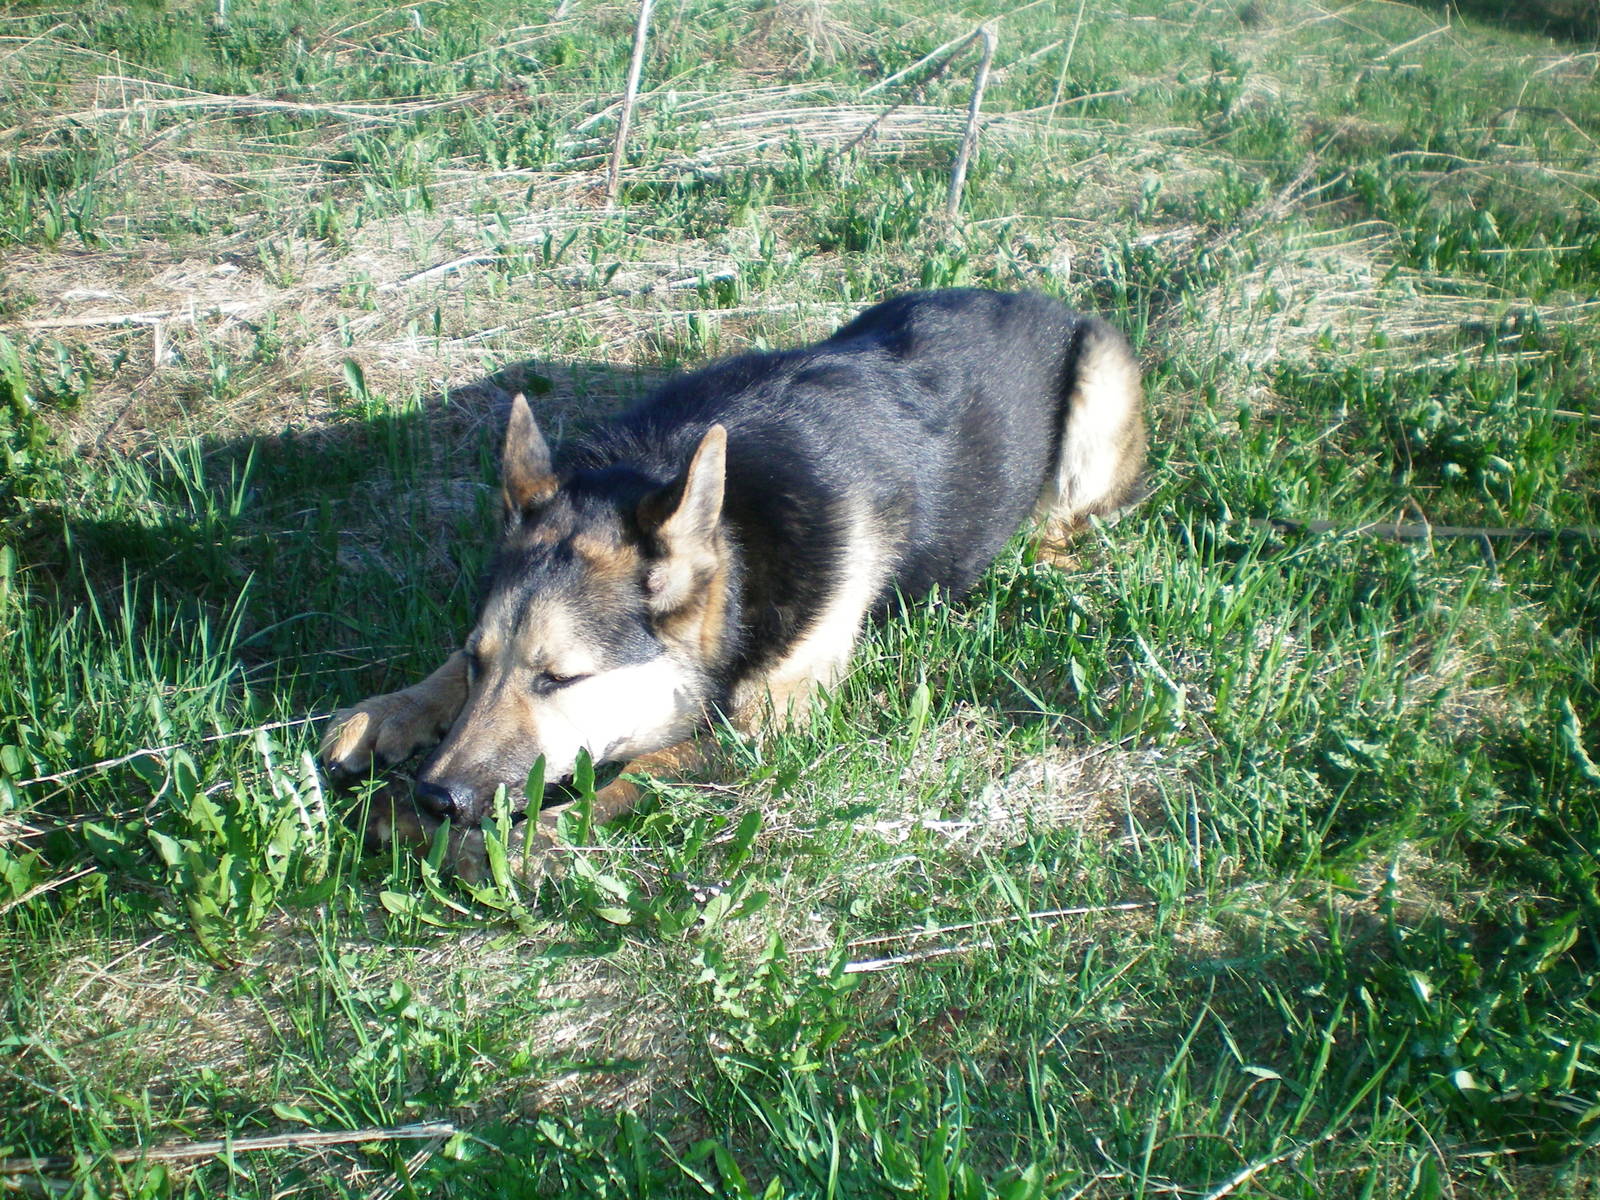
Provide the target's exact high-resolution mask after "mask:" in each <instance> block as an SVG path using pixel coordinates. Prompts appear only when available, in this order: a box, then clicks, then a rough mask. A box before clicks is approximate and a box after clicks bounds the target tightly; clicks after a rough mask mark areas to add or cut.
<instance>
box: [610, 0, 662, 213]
mask: <svg viewBox="0 0 1600 1200" xmlns="http://www.w3.org/2000/svg"><path fill="white" fill-rule="evenodd" d="M654 7H655V0H639V24H638V25H637V26H635V27H634V31H633V58H632V60H631V61H630V62H629V63H628V83H627V86H626V88H625V89H624V90H623V96H622V113H621V115H620V116H618V118H617V140H616V141H615V142H614V143H613V144H612V146H611V165H610V166H609V167H608V168H607V169H606V207H607V208H611V207H613V206H615V204H616V202H617V191H618V189H619V188H621V186H622V153H623V151H624V149H625V148H626V147H627V143H628V126H629V125H631V124H632V123H633V106H634V103H635V102H636V101H637V100H638V98H639V76H640V75H641V74H643V72H644V47H645V39H646V37H647V36H648V35H649V32H650V10H651V9H652V8H654Z"/></svg>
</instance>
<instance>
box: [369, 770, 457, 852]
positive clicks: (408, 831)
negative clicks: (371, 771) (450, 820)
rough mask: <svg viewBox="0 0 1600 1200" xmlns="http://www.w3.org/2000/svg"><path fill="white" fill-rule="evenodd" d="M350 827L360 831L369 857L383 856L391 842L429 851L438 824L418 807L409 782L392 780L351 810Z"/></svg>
mask: <svg viewBox="0 0 1600 1200" xmlns="http://www.w3.org/2000/svg"><path fill="white" fill-rule="evenodd" d="M348 820H349V822H350V824H351V825H352V826H353V827H355V828H356V829H358V830H360V832H361V845H362V848H363V849H364V850H365V851H366V852H367V853H368V854H380V853H382V852H383V851H384V850H385V849H387V848H388V847H389V845H390V844H391V843H398V844H399V845H401V846H407V847H411V848H413V849H418V850H426V849H427V848H428V847H429V846H430V845H432V844H433V835H434V834H435V833H437V832H438V830H439V822H438V821H437V820H436V819H435V818H433V817H432V816H430V815H429V814H427V813H425V812H423V811H422V810H421V809H419V808H418V807H417V804H416V801H415V799H414V798H413V797H412V795H411V786H410V784H409V783H407V782H402V781H400V780H391V781H390V782H389V783H387V784H385V785H384V786H383V787H382V788H380V789H379V790H378V791H377V792H375V793H374V794H373V795H372V796H371V798H370V799H368V800H367V801H365V802H364V803H362V804H360V805H358V806H357V807H356V808H355V809H354V810H352V811H351V813H350V815H349V818H348Z"/></svg>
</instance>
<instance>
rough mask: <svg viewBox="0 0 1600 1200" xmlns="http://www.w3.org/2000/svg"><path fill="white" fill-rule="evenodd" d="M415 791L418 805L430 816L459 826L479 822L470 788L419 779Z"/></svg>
mask: <svg viewBox="0 0 1600 1200" xmlns="http://www.w3.org/2000/svg"><path fill="white" fill-rule="evenodd" d="M414 792H415V795H416V798H417V807H418V808H420V809H421V810H422V811H423V812H425V813H427V814H428V815H429V816H430V817H434V818H436V819H438V820H440V821H449V822H450V823H451V824H452V825H454V826H456V827H457V828H460V827H461V826H463V825H476V824H477V823H478V814H477V813H475V812H474V811H473V810H474V808H475V806H474V804H473V803H472V791H471V789H470V788H465V787H456V788H453V787H451V785H450V784H449V783H424V782H423V781H422V780H420V779H419V780H417V782H416V785H415V788H414Z"/></svg>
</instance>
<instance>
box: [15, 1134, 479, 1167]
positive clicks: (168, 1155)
mask: <svg viewBox="0 0 1600 1200" xmlns="http://www.w3.org/2000/svg"><path fill="white" fill-rule="evenodd" d="M456 1132H457V1128H456V1126H455V1124H454V1123H453V1122H450V1121H423V1122H420V1123H418V1124H415V1125H391V1126H387V1127H373V1128H368V1129H330V1130H311V1129H308V1130H302V1131H297V1132H295V1133H274V1134H263V1135H261V1136H258V1137H241V1138H218V1139H212V1140H208V1141H203V1142H167V1143H166V1144H165V1145H161V1146H124V1147H122V1148H120V1149H117V1150H112V1151H110V1152H109V1153H108V1155H107V1157H108V1158H110V1159H111V1161H112V1162H115V1163H133V1162H184V1161H187V1160H188V1159H194V1158H212V1157H215V1156H216V1155H218V1154H238V1153H241V1152H244V1151H252V1150H305V1149H312V1148H316V1147H320V1146H352V1145H358V1144H361V1143H364V1142H399V1141H410V1140H413V1139H416V1138H438V1137H449V1136H451V1135H452V1134H454V1133H456ZM76 1162H77V1160H76V1159H74V1158H71V1157H69V1156H67V1155H65V1154H45V1155H38V1156H35V1157H32V1158H7V1159H3V1160H0V1175H37V1174H39V1173H41V1172H46V1171H66V1170H70V1169H71V1168H72V1166H73V1165H74V1164H75V1163H76Z"/></svg>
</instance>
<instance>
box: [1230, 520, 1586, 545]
mask: <svg viewBox="0 0 1600 1200" xmlns="http://www.w3.org/2000/svg"><path fill="white" fill-rule="evenodd" d="M1250 524H1251V526H1252V527H1254V528H1256V529H1281V530H1287V531H1289V532H1291V533H1361V534H1366V535H1367V536H1368V537H1380V538H1390V539H1392V540H1394V541H1397V542H1425V541H1428V540H1429V539H1431V538H1516V539H1517V540H1519V541H1528V540H1540V539H1545V538H1548V539H1551V540H1554V541H1566V540H1573V541H1595V540H1597V539H1600V527H1595V526H1587V525H1575V526H1570V527H1566V528H1560V529H1532V528H1515V529H1510V528H1508V529H1496V528H1491V527H1488V526H1480V525H1425V524H1422V523H1421V522H1390V521H1373V522H1370V523H1368V524H1365V525H1345V524H1341V523H1340V522H1338V521H1291V520H1289V519H1288V518H1287V517H1272V518H1266V519H1264V518H1257V519H1254V520H1252V521H1251V522H1250Z"/></svg>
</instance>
